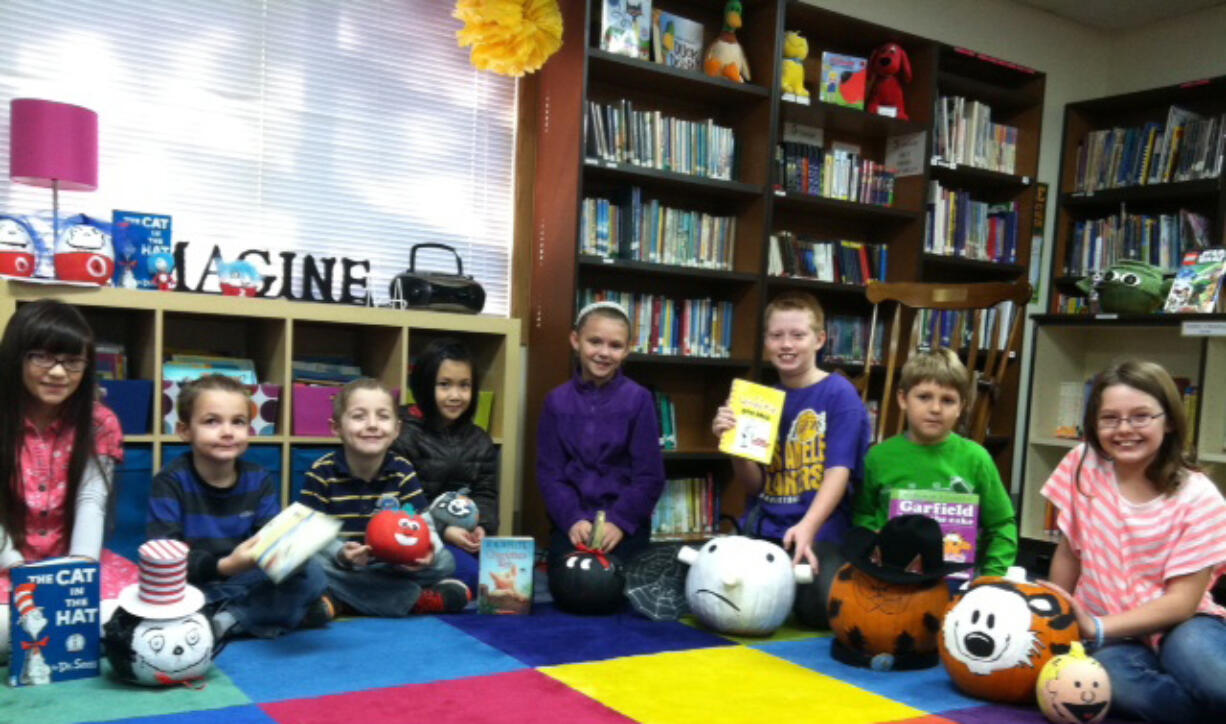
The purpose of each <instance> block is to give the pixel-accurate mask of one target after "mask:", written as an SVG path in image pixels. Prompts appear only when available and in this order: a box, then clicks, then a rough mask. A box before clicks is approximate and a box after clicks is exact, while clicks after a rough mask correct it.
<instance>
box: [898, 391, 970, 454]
mask: <svg viewBox="0 0 1226 724" xmlns="http://www.w3.org/2000/svg"><path fill="white" fill-rule="evenodd" d="M898 406H899V408H901V409H902V411H903V413H904V414H906V416H907V435H908V436H909V437H910V438H911V440H912V441H913V442H917V443H919V444H921V445H935V444H936V443H939V442H941V441H943V440H944V439H945V438H947V437H949V433H950V432H952V431H953V429H954V426H955V425H957V424H958V417H959V416H960V415H961V414H962V395H960V394H958V391H957V390H956V389H954V388H953V387H946V386H944V385H938V384H937V383H935V382H932V381H925V382H919V383H917V384H915V385H912V386H911V389H909V390H907V391H906V392H905V393H904V392H899V393H898Z"/></svg>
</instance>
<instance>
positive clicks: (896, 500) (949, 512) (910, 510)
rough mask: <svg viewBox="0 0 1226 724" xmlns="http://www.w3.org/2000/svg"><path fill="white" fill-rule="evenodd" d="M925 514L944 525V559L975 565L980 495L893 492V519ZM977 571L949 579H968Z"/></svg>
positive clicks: (891, 511)
mask: <svg viewBox="0 0 1226 724" xmlns="http://www.w3.org/2000/svg"><path fill="white" fill-rule="evenodd" d="M900 515H926V516H928V517H929V518H932V519H933V520H935V521H936V522H937V523H939V524H940V525H941V538H942V542H943V544H944V545H943V546H942V547H943V549H944V552H945V555H944V558H945V561H946V562H948V563H974V562H975V553H976V545H977V543H978V540H979V496H978V495H975V494H974V493H956V492H953V491H948V490H910V489H906V488H898V489H894V490H891V491H890V517H891V518H896V517H898V516H900ZM973 573H974V569H967V570H964V571H957V572H956V573H951V574H949V575H948V576H947V578H956V579H969V578H970V577H971V575H972V574H973Z"/></svg>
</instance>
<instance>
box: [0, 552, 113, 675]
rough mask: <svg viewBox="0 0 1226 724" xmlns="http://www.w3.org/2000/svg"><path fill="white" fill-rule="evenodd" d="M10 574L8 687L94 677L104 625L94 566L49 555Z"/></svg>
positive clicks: (97, 577) (74, 559) (80, 559)
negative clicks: (10, 647)
mask: <svg viewBox="0 0 1226 724" xmlns="http://www.w3.org/2000/svg"><path fill="white" fill-rule="evenodd" d="M9 573H10V575H11V577H12V578H11V580H12V583H13V588H12V594H11V597H10V601H9V617H10V622H9V623H10V625H9V629H10V635H11V636H12V645H13V651H12V655H11V659H10V661H9V686H37V685H41V684H50V683H52V682H55V681H68V680H69V679H83V678H86V677H90V676H97V675H98V672H99V669H98V661H99V654H100V644H99V642H100V639H101V634H100V631H101V629H100V627H101V625H102V622H101V619H100V616H99V602H100V601H101V598H102V597H101V580H102V575H101V573H100V571H99V568H98V564H97V563H96V562H94V561H87V560H85V559H82V558H70V557H65V558H48V559H46V560H42V561H38V562H37V563H28V564H25V565H21V566H14V567H13V568H11V569H9Z"/></svg>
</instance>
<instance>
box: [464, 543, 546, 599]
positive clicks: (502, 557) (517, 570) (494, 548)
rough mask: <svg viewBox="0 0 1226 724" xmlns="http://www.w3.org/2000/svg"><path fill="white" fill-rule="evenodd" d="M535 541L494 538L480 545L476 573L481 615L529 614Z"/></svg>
mask: <svg viewBox="0 0 1226 724" xmlns="http://www.w3.org/2000/svg"><path fill="white" fill-rule="evenodd" d="M535 554H536V541H535V540H534V539H533V538H532V537H531V536H492V537H488V538H486V539H485V540H483V541H481V555H480V564H479V567H478V572H477V612H478V613H529V612H530V611H531V610H532V566H533V563H534V561H535Z"/></svg>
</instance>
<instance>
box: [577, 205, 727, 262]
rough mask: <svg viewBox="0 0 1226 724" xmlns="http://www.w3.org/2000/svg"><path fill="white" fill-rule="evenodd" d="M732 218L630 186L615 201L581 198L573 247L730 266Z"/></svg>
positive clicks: (588, 251) (609, 254)
mask: <svg viewBox="0 0 1226 724" xmlns="http://www.w3.org/2000/svg"><path fill="white" fill-rule="evenodd" d="M735 247H736V217H734V216H715V215H712V214H708V213H705V212H700V211H693V210H688V209H674V208H668V207H666V206H662V205H661V204H660V202H659V201H658V200H656V199H650V198H648V199H644V198H643V190H642V189H641V188H639V187H637V186H632V187H630V188H629V189H627V190H625V191H624V192H623V193H622V194H620V195H619V198H618V199H616V200H612V199H604V198H585V199H584V200H583V203H582V205H581V206H580V208H579V252H580V253H581V254H591V255H594V256H599V257H602V258H605V259H624V260H627V261H642V262H650V263H655V264H669V265H673V266H686V267H696V268H701V269H719V270H731V269H732V268H733V260H734V256H733V252H734V249H735Z"/></svg>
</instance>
